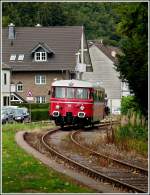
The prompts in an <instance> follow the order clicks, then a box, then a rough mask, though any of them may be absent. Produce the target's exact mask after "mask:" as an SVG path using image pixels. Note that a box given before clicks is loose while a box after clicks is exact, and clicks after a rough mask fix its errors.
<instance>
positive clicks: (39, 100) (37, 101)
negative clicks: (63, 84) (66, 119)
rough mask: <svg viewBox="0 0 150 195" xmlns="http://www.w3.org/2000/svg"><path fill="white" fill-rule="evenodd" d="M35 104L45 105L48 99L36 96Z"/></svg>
mask: <svg viewBox="0 0 150 195" xmlns="http://www.w3.org/2000/svg"><path fill="white" fill-rule="evenodd" d="M35 102H36V103H39V104H41V103H45V102H46V97H44V96H36V97H35Z"/></svg>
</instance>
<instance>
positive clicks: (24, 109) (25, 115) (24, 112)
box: [18, 107, 30, 122]
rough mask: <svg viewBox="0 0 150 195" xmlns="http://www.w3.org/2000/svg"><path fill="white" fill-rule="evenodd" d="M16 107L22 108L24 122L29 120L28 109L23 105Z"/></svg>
mask: <svg viewBox="0 0 150 195" xmlns="http://www.w3.org/2000/svg"><path fill="white" fill-rule="evenodd" d="M18 109H20V110H22V112H23V116H24V122H29V121H30V114H29V112H28V109H27V108H25V107H22V108H18Z"/></svg>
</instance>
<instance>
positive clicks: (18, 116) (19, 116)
mask: <svg viewBox="0 0 150 195" xmlns="http://www.w3.org/2000/svg"><path fill="white" fill-rule="evenodd" d="M13 119H14V121H16V122H21V123H22V122H23V121H24V115H23V111H22V110H20V109H18V108H14V109H13Z"/></svg>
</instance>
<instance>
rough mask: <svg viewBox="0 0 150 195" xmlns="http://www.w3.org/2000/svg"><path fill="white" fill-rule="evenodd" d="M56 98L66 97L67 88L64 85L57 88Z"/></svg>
mask: <svg viewBox="0 0 150 195" xmlns="http://www.w3.org/2000/svg"><path fill="white" fill-rule="evenodd" d="M55 98H65V88H64V87H56V88H55Z"/></svg>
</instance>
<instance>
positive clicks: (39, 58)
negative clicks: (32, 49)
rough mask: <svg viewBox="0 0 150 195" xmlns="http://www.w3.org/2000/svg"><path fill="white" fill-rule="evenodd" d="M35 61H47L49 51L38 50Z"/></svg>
mask: <svg viewBox="0 0 150 195" xmlns="http://www.w3.org/2000/svg"><path fill="white" fill-rule="evenodd" d="M35 61H39V62H43V61H47V53H46V52H36V53H35Z"/></svg>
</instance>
